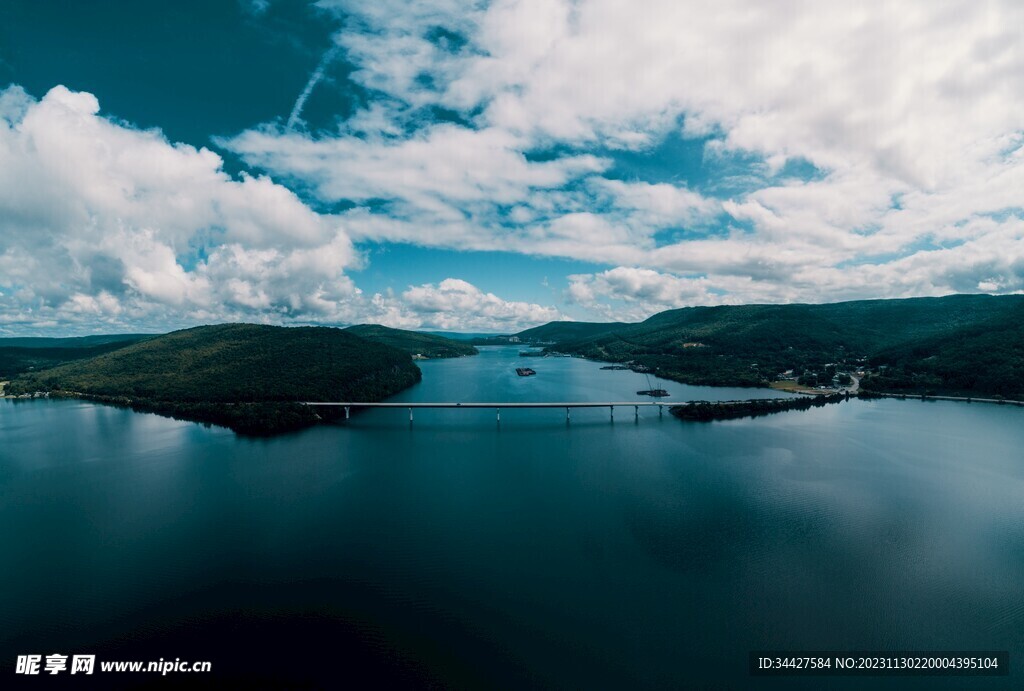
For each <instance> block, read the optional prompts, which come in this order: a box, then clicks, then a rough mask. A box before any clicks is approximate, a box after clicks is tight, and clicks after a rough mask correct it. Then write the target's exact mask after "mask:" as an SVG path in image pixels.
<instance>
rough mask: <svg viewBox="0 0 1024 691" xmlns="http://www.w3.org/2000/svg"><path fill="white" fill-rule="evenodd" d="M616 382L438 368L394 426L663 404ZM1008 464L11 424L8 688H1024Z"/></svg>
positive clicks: (928, 435) (617, 378)
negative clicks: (199, 680)
mask: <svg viewBox="0 0 1024 691" xmlns="http://www.w3.org/2000/svg"><path fill="white" fill-rule="evenodd" d="M524 363H525V364H527V365H530V366H533V367H534V368H535V369H536V370H537V372H538V374H537V376H536V377H530V378H520V377H517V376H516V375H515V373H514V371H513V368H514V367H515V366H516V365H522V364H524ZM599 367H600V365H599V364H596V363H590V362H585V361H581V360H575V359H543V360H528V361H527V360H523V359H520V358H518V357H516V350H515V349H502V348H494V349H487V350H486V351H485V352H484V353H483V354H482V355H480V356H479V357H476V358H464V359H459V360H448V361H429V362H424V363H422V369H423V372H424V378H423V382H422V384H420V385H419V386H417V387H415V388H413V389H410V390H408V391H406V392H404V393H403V394H402V395H401V396H400V397H398V398H399V399H400V400H409V401H414V400H419V401H436V400H461V401H494V400H549V401H560V400H633V399H637V400H650V399H640V398H638V397H636V396H635V393H634V392H635V391H636V390H638V389H641V388H646V382H645V380H644V378H643V376H642V375H638V374H636V373H633V372H617V371H601V370H600V369H599ZM655 381H657V380H655ZM659 383H660V385H663V386H664V387H665V388H666V389H668V390H669V391H670V393H671V394H672V398H673V399H675V400H683V399H688V398H697V399H716V398H717V399H730V398H737V397H750V396H752V395H755V394H757V395H773V394H772V392H769V391H752V390H738V389H732V390H729V389H721V390H719V389H707V388H699V387H685V386H682V385H679V384H675V383H672V382H659ZM1022 448H1024V410H1022V409H1020V408H1012V407H1002V406H993V405H982V404H959V403H951V402H928V403H922V402H919V401H894V400H885V401H872V402H865V401H851V402H848V403H842V404H839V405H832V406H826V407H824V408H820V409H815V410H811V411H806V412H791V413H784V414H780V415H775V416H770V417H764V418H757V419H753V420H735V421H728V422H716V423H710V424H694V423H689V424H686V423H681V422H679V421H677V420H675V419H673V418H672V417H670V416H668V415H666V416H665V417H664V418H663V419H659V417H658V414H657V412H656V411H654V410H641V413H640V418H639V420H634V417H633V411H632V409H628V410H627V409H620V410H617V411H616V419H615V421H614V423H610V422H609V419H608V411H607V410H578V411H574V412H573V415H572V422H571V424H569V425H567V424H566V422H565V413H564V411H562V410H557V409H556V410H516V411H504V412H503V413H502V421H501V424H500V426H499V425H497V424H496V423H495V420H494V412H493V411H490V410H481V411H475V410H447V411H427V410H423V411H417V412H416V420H415V423H414V424H413V425H412V426H410V425H409V424H408V413H407V412H406V411H405V410H380V411H373V412H368V413H364V414H360V415H358V416H356V417H355V418H354V419H353V420H352V421H351V422H350V423H349V424H348V425H347V426H344V425H339V426H322V427H318V428H314V429H310V430H307V431H304V432H301V433H297V434H292V435H287V436H283V437H277V438H274V439H269V440H253V439H244V438H239V437H237V436H235V435H234V434H233V433H231V432H228V431H225V430H222V429H218V428H206V427H203V426H201V425H196V424H192V423H185V422H179V421H175V420H170V419H166V418H161V417H157V416H154V415H143V414H137V413H132V412H129V411H124V410H118V409H114V408H108V407H104V406H97V405H92V404H86V403H80V402H75V401H27V402H15V401H0V526H2V528H0V555H2V557H0V559H2V560H3V561H2V564H3V568H2V569H0V655H2V658H0V660H2V662H0V665H2V668H0V669H2V673H3V674H4V675H5V677H6V679H5V680H4V681H5V682H6V681H8V680H9V679H10V678H12V677H13V662H14V656H15V655H16V654H18V653H32V652H36V653H43V654H46V653H52V652H64V653H96V654H97V655H98V657H99V658H100V659H144V660H149V659H157V658H160V657H163V658H167V659H173V658H175V657H180V658H182V659H189V660H212V661H213V664H214V669H215V670H217V671H219V672H220V673H222V674H229V675H230V676H232V677H234V678H235V680H243V681H244V680H245V679H246V677H249V678H251V679H258V678H265V677H269V678H272V679H277V680H279V681H285V680H291V681H294V680H302V679H310V680H312V681H313V682H314V683H319V684H326V683H329V682H330V683H332V684H335V685H344V684H357V683H359V684H365V683H367V682H372V683H374V684H376V685H385V684H390V683H393V682H406V683H416V684H424V683H433V684H436V685H445V686H457V687H476V688H479V687H503V688H522V687H524V686H542V687H567V686H569V687H586V688H609V687H621V686H627V685H628V686H631V687H641V688H657V687H669V686H679V685H682V684H683V682H685V681H691V682H708V683H710V682H712V681H714V682H718V684H719V686H718V688H769V687H772V688H774V687H779V688H781V687H786V688H822V687H824V686H825V685H826V684H831V686H832V687H836V688H852V687H854V686H855V685H857V683H856V682H858V681H860V682H861V684H860V686H867V685H871V686H875V687H881V688H907V687H908V686H915V685H916V686H917V687H919V688H964V687H970V688H986V689H989V688H993V689H994V688H1000V689H1002V688H1012V687H1019V686H1020V684H1021V680H1022V675H1021V672H1020V670H1021V664H1022V658H1021V655H1024V453H1022V451H1021V449H1022ZM764 648H794V649H815V648H816V649H840V650H856V649H893V650H896V649H917V650H926V649H933V650H942V649H974V650H980V649H1001V650H1007V649H1008V650H1010V655H1011V666H1012V668H1013V676H1011V677H1010V678H1002V679H993V678H989V679H973V680H972V679H965V678H959V679H952V680H943V679H935V678H932V679H925V680H923V681H919V682H914V681H913V680H907V679H903V680H899V679H896V680H885V679H877V678H876V679H867V680H832V679H829V680H823V679H812V680H807V683H805V684H804V685H803V686H801V685H800V682H799V681H798V680H794V679H792V678H791V679H787V680H785V682H784V683H783V684H778V683H776V685H775V686H772V682H771V680H763V679H752V678H750V677H748V676H747V673H746V664H747V660H746V657H747V652H748V651H749V650H751V649H764ZM111 679H112V676H111V675H107V676H106V677H105V678H104V679H103V681H104V682H110V681H111ZM114 681H126V680H124V679H114ZM83 688H84V687H83Z"/></svg>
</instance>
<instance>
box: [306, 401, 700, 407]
mask: <svg viewBox="0 0 1024 691" xmlns="http://www.w3.org/2000/svg"><path fill="white" fill-rule="evenodd" d="M686 403H687V402H686V401H571V402H563V403H558V402H552V403H547V402H544V403H513V402H505V401H498V402H495V403H418V402H416V403H414V402H412V401H410V402H408V403H396V402H389V403H368V402H360V401H347V402H334V401H331V402H323V401H306V402H305V405H310V406H342V407H345V408H610V407H613V406H615V407H619V406H623V407H624V406H647V407H651V406H673V405H685V404H686Z"/></svg>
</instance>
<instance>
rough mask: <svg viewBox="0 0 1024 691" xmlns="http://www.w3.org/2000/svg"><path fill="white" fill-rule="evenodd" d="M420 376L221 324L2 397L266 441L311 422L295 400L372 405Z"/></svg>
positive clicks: (358, 355) (405, 365)
mask: <svg viewBox="0 0 1024 691" xmlns="http://www.w3.org/2000/svg"><path fill="white" fill-rule="evenodd" d="M420 376H421V375H420V371H419V368H417V367H416V365H415V364H414V363H413V362H412V359H411V358H410V357H409V355H408V354H407V353H405V352H402V351H400V350H398V349H396V348H391V347H389V346H386V345H382V344H380V343H374V342H372V341H368V340H366V339H363V338H360V337H359V336H357V335H355V334H352V333H348V332H346V331H343V330H340V329H332V328H326V327H301V328H285V327H278V326H257V325H253V324H221V325H217V326H201V327H197V328H193V329H185V330H183V331H175V332H173V333H169V334H166V335H164V336H158V337H155V338H152V339H149V340H145V341H142V342H139V343H135V344H133V345H130V346H127V347H125V348H121V349H119V350H116V351H114V352H110V353H106V354H103V355H99V356H97V357H94V358H91V359H89V360H81V361H77V362H72V363H67V364H64V365H61V366H59V367H54V368H52V369H49V370H45V371H42V372H34V373H30V374H24V375H22V376H20V377H18V378H16V379H15V380H13V381H12V382H11V383H10V384H9V385H8V387H7V388H8V392H9V393H12V394H19V393H31V392H34V391H52V392H74V393H77V394H85V395H87V396H91V397H95V398H98V399H100V400H104V401H108V402H113V403H122V404H127V405H131V406H132V407H134V408H138V409H142V410H149V411H153V412H158V413H162V414H166V415H171V416H174V417H179V418H183V419H189V420H198V421H202V422H212V423H215V424H220V425H224V426H226V427H230V428H232V429H234V430H236V431H238V432H244V433H249V434H267V433H272V432H279V431H284V430H288V429H296V428H299V427H302V426H305V425H308V424H312V423H314V422H315V421H316V420H317V419H318V418H317V416H316V415H315V414H314V413H313V412H312V411H310V410H309V409H308V408H307V407H306V406H302V405H299V404H298V403H296V402H297V401H327V400H365V401H379V400H381V399H383V398H386V397H387V396H390V395H392V394H394V393H396V392H398V391H401V390H402V389H404V388H406V387H408V386H410V385H412V384H414V383H416V382H417V381H419V379H420Z"/></svg>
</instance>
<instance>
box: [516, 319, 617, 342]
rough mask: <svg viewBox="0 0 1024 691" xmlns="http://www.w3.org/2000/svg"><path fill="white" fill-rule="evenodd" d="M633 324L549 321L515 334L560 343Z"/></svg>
mask: <svg viewBox="0 0 1024 691" xmlns="http://www.w3.org/2000/svg"><path fill="white" fill-rule="evenodd" d="M627 326H632V324H627V323H625V322H565V321H563V322H548V323H547V324H543V325H541V326H535V327H533V328H532V329H527V330H526V331H520V332H519V333H517V334H515V335H516V336H517V337H519V340H521V341H526V342H528V343H529V342H541V343H558V342H562V341H577V340H582V339H586V338H594V337H596V336H601V335H602V334H606V333H609V332H612V331H618V330H620V329H623V328H625V327H627Z"/></svg>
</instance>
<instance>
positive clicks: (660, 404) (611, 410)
mask: <svg viewBox="0 0 1024 691" xmlns="http://www.w3.org/2000/svg"><path fill="white" fill-rule="evenodd" d="M686 404H687V402H685V401H675V402H669V401H639V402H637V401H574V402H554V403H513V402H496V403H412V402H409V403H395V402H391V403H369V402H360V401H340V402H321V401H306V402H305V405H308V406H330V407H335V408H339V407H340V408H344V409H345V419H346V420H347V419H348V418H349V415H350V413H351V410H352V408H408V409H409V422H412V419H413V415H412V411H413V410H414V409H416V408H490V409H493V410H494V411H495V415H496V418H497V420H498V422H501V409H502V408H565V419H566V421H567V422H568V421H569V411H570V410H572V409H573V408H607V409H608V415H609V417H610V419H612V420H614V419H615V408H624V407H629V406H632V407H633V415H634V417H635V418H639V417H640V408H651V407H656V408H657V409H658V417H661V415H662V414H663V411H664V410H665V407H666V406H667V407H672V406H677V405H686Z"/></svg>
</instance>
